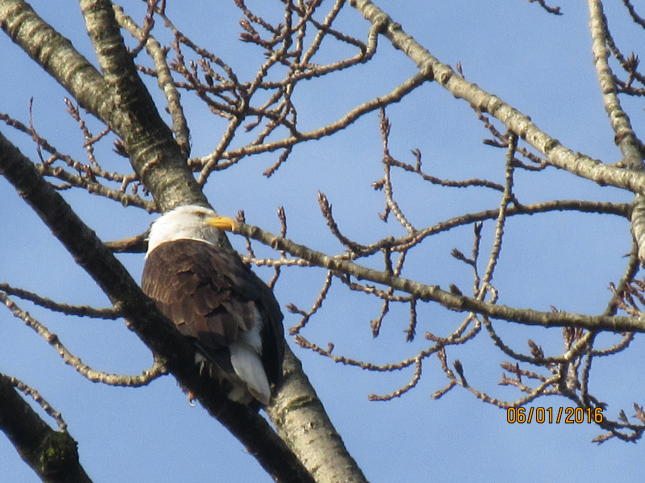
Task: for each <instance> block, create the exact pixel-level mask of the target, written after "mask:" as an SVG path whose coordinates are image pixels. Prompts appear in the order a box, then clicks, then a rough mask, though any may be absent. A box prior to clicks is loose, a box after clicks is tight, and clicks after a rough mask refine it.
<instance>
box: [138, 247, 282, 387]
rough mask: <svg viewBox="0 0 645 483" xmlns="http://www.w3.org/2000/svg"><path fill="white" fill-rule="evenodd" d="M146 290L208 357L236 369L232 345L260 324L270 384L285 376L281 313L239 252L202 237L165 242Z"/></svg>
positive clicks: (149, 264)
mask: <svg viewBox="0 0 645 483" xmlns="http://www.w3.org/2000/svg"><path fill="white" fill-rule="evenodd" d="M141 285H142V288H143V291H144V292H145V293H146V294H147V295H148V296H149V297H150V298H152V299H153V300H155V301H156V302H157V305H158V307H159V309H160V310H161V311H162V312H163V313H164V315H166V317H168V318H169V319H170V320H172V321H173V322H174V323H175V325H176V326H177V328H178V329H179V331H180V332H181V333H182V334H185V335H187V336H189V337H192V338H193V339H195V341H196V343H197V345H198V347H199V348H200V350H201V351H202V352H204V355H205V356H206V357H207V358H209V359H210V360H211V361H212V362H214V363H216V364H217V365H218V366H220V368H221V369H223V370H225V371H227V372H230V371H232V367H231V363H230V357H229V353H228V349H227V347H228V345H229V344H231V343H232V342H235V341H237V340H238V339H239V336H240V333H241V332H242V331H247V330H251V329H252V328H254V327H255V326H256V324H258V323H261V324H262V329H261V332H260V333H261V339H262V354H261V356H260V357H261V360H262V364H263V366H264V369H265V371H266V374H267V377H268V379H269V382H270V383H272V384H276V385H277V384H279V383H280V379H281V376H282V359H283V356H284V335H283V328H282V313H281V312H280V307H279V305H278V303H277V301H276V300H275V297H274V296H273V293H272V291H271V289H269V287H267V286H266V284H265V283H264V282H263V281H262V280H261V279H260V278H259V277H258V276H257V275H255V274H254V273H253V272H252V271H251V270H250V269H249V268H248V267H247V266H246V265H244V263H242V260H241V259H240V257H239V255H238V254H237V253H236V252H234V251H232V250H226V249H223V248H217V247H215V246H213V245H211V244H209V243H206V242H201V241H198V240H174V241H172V242H167V243H162V244H161V245H159V246H158V247H156V248H155V249H154V250H153V251H152V252H151V253H149V254H148V257H147V260H146V264H145V267H144V270H143V277H142V284H141Z"/></svg>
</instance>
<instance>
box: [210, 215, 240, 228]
mask: <svg viewBox="0 0 645 483" xmlns="http://www.w3.org/2000/svg"><path fill="white" fill-rule="evenodd" d="M206 224H207V225H210V226H214V227H215V228H219V229H220V230H224V231H235V230H236V228H237V223H236V222H235V220H234V219H233V218H229V217H228V216H212V217H210V218H207V219H206Z"/></svg>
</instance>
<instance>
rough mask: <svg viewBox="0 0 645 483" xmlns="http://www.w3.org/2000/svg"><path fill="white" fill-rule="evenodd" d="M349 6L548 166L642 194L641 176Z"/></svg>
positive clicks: (382, 16) (367, 11) (362, 1)
mask: <svg viewBox="0 0 645 483" xmlns="http://www.w3.org/2000/svg"><path fill="white" fill-rule="evenodd" d="M349 4H350V5H351V6H352V7H354V8H355V9H356V10H358V11H359V12H360V13H361V14H362V15H363V17H365V18H366V19H367V20H369V21H370V22H371V23H372V24H381V25H384V27H383V28H382V30H381V32H382V34H383V35H385V36H386V37H387V38H388V39H389V40H390V41H391V42H392V45H394V47H395V48H397V49H399V50H401V51H402V52H404V53H405V55H407V56H408V57H409V58H410V59H411V60H412V61H413V62H414V63H416V64H417V66H418V67H419V71H420V72H421V73H423V74H424V75H426V76H428V77H430V76H433V77H434V79H435V80H436V81H437V82H438V83H439V84H440V85H441V86H442V87H444V88H445V89H447V90H448V91H450V93H451V94H452V95H454V96H455V97H456V98H459V99H464V100H465V101H468V102H469V103H470V105H471V106H473V108H475V109H479V110H480V111H482V112H488V113H490V114H491V115H492V116H494V117H496V118H497V119H498V120H500V121H501V122H502V123H504V125H505V126H506V127H507V128H508V130H510V131H512V132H514V133H515V134H517V135H518V136H519V137H520V138H521V139H523V140H525V141H526V142H527V143H529V144H530V145H531V146H533V147H534V148H535V149H537V150H538V151H539V152H541V153H543V154H544V155H545V156H546V157H547V159H548V161H549V163H550V164H552V165H553V166H555V167H557V168H560V169H564V170H566V171H569V172H570V173H573V174H575V175H577V176H580V177H582V178H586V179H589V180H592V181H595V182H596V183H598V184H600V185H611V186H615V187H617V188H624V189H627V190H629V191H632V192H634V193H641V194H645V173H640V172H635V171H632V170H626V169H620V168H616V167H613V166H607V165H605V164H603V163H602V162H601V161H599V160H597V159H593V158H590V157H589V156H586V155H584V154H581V153H577V152H574V151H572V150H571V149H569V148H567V147H566V146H564V145H562V144H561V143H560V141H558V140H557V139H555V138H552V137H551V136H549V135H548V134H547V133H545V132H544V131H542V130H541V129H540V128H538V127H537V126H536V125H535V124H533V122H532V121H531V119H530V118H529V117H528V116H526V115H524V114H522V113H521V112H520V111H518V110H517V109H515V108H513V107H512V106H510V105H509V104H507V103H505V102H504V101H503V100H502V99H500V98H499V97H497V96H494V95H492V94H490V93H488V92H486V91H485V90H483V89H481V88H480V87H479V86H477V85H476V84H472V83H470V82H467V81H466V80H465V79H464V78H463V77H461V76H460V75H458V74H457V73H456V72H455V71H454V70H453V69H452V68H451V67H450V66H448V65H446V64H443V63H442V62H440V61H439V60H438V59H437V58H435V57H434V56H433V55H432V54H431V53H430V52H428V51H427V50H426V49H425V48H424V47H423V46H422V45H421V44H419V43H418V42H417V41H416V40H415V39H414V37H412V36H411V35H409V34H407V33H405V31H404V30H403V28H402V27H401V24H398V23H396V22H395V21H394V20H392V18H391V17H390V16H389V15H387V14H386V13H385V12H384V11H383V10H381V9H380V8H379V7H377V6H376V5H375V4H374V3H372V2H371V0H350V1H349Z"/></svg>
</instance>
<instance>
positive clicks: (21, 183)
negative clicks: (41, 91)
mask: <svg viewBox="0 0 645 483" xmlns="http://www.w3.org/2000/svg"><path fill="white" fill-rule="evenodd" d="M0 174H3V175H4V176H5V177H6V178H7V179H8V180H9V182H10V183H11V184H13V185H14V187H15V189H16V190H17V191H18V192H19V193H20V194H21V196H22V197H23V198H24V199H25V201H26V202H27V203H29V205H30V206H31V207H32V208H33V209H34V211H35V212H36V213H37V214H38V216H40V218H41V219H42V220H43V221H44V222H45V223H46V224H47V225H48V226H49V228H50V229H51V230H52V232H53V233H54V235H55V236H56V237H57V238H58V239H59V240H60V241H61V243H63V245H64V246H65V247H66V248H67V250H68V251H69V252H70V253H71V254H72V255H73V256H74V259H75V260H76V262H77V263H78V264H79V265H80V266H81V267H83V268H84V269H85V271H87V272H88V274H90V275H91V276H92V278H93V279H94V280H95V281H96V283H97V284H98V285H99V286H100V287H101V289H102V290H103V291H104V292H105V293H106V294H107V295H108V297H109V298H110V300H111V302H112V303H113V304H114V305H115V307H117V308H118V309H119V310H120V311H121V312H122V313H123V314H124V317H126V318H127V319H128V320H129V321H130V324H131V327H132V329H133V330H134V331H135V332H136V333H137V335H138V336H139V337H140V338H141V340H142V341H143V342H144V343H145V344H146V345H147V346H148V347H149V348H150V349H151V350H152V351H153V352H154V353H155V354H158V355H159V356H161V358H162V359H163V362H165V363H166V365H167V367H168V369H169V370H170V372H172V374H173V375H174V376H175V377H176V378H177V380H178V381H179V383H180V384H181V385H182V386H183V387H184V388H186V389H187V390H189V391H190V392H191V393H192V394H194V395H195V397H196V398H197V399H198V400H199V401H200V403H201V404H202V405H203V406H204V408H206V410H207V411H208V412H209V413H210V414H211V415H212V416H214V417H215V418H217V419H218V420H219V421H220V422H221V423H222V424H223V425H224V426H226V427H227V428H228V430H229V431H231V432H232V433H233V434H234V435H235V436H236V437H237V439H238V440H239V441H240V442H242V444H244V445H245V447H246V449H247V450H248V451H249V453H251V454H252V455H253V456H254V457H255V458H256V459H257V460H258V462H259V463H260V464H261V465H262V467H263V468H264V469H265V470H266V471H267V472H268V473H269V474H271V475H273V476H274V477H275V478H278V479H280V480H281V481H294V482H299V481H311V477H310V476H309V474H308V473H307V470H305V469H304V467H303V466H302V464H301V463H300V462H299V461H298V460H297V459H296V458H295V456H294V454H293V453H292V452H291V451H290V450H289V449H288V448H287V446H286V445H285V444H284V442H283V441H282V440H281V439H280V438H279V437H278V436H277V435H276V434H275V432H274V431H273V430H272V429H271V427H270V426H269V425H268V424H267V422H266V421H265V420H264V419H263V418H262V417H261V416H260V415H259V414H257V413H256V412H254V411H252V410H251V409H249V408H247V407H246V406H242V405H239V404H235V403H233V402H231V401H229V400H228V399H227V398H226V397H225V396H223V393H222V392H221V391H219V388H218V387H217V386H216V384H215V383H214V381H213V380H212V378H210V377H207V376H204V375H202V374H200V372H199V368H198V366H196V365H195V364H194V352H195V351H194V347H193V346H192V344H191V343H190V342H189V341H188V340H187V339H186V338H185V337H184V336H182V335H181V334H180V333H179V332H178V331H177V329H176V328H175V327H174V326H173V325H172V324H171V323H170V321H168V320H167V319H166V318H165V317H164V316H163V315H162V314H161V313H160V312H159V311H158V310H157V308H156V306H155V304H154V303H153V302H152V301H151V300H150V299H148V298H147V297H146V296H145V295H144V294H143V292H141V289H140V288H139V286H138V285H137V284H136V282H135V281H134V280H132V278H131V277H130V274H129V273H128V272H127V270H126V269H125V268H124V267H123V265H121V263H120V262H119V261H118V260H117V259H116V258H114V256H113V255H112V253H111V251H110V250H109V249H108V248H107V247H106V246H105V245H103V243H102V242H101V240H99V239H98V238H97V236H96V234H95V233H94V232H93V231H92V230H90V229H89V228H88V227H87V226H86V225H85V224H84V223H83V222H82V221H81V220H80V219H79V218H78V216H76V214H75V213H74V212H73V211H72V210H71V208H70V206H69V205H68V204H67V203H66V202H65V201H64V200H63V198H62V197H61V196H60V195H59V194H58V193H56V192H55V191H54V190H53V189H52V188H51V186H49V184H48V183H47V182H45V181H44V180H43V179H42V178H41V177H40V176H39V175H38V173H36V171H35V169H34V168H33V165H32V164H31V162H30V161H29V160H28V159H27V158H25V157H24V156H23V155H22V154H21V153H20V151H18V149H17V148H15V147H14V146H13V145H12V144H11V143H9V142H8V141H7V140H6V138H4V136H2V135H1V134H0Z"/></svg>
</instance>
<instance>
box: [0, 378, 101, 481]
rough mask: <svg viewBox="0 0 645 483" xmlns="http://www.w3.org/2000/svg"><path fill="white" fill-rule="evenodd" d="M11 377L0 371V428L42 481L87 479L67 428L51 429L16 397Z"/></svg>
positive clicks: (21, 399) (23, 401) (20, 398)
mask: <svg viewBox="0 0 645 483" xmlns="http://www.w3.org/2000/svg"><path fill="white" fill-rule="evenodd" d="M14 386H15V384H14V383H12V381H11V378H9V377H7V376H5V375H4V374H0V429H2V431H3V432H4V433H5V434H6V435H7V437H8V438H9V440H10V441H11V443H12V444H13V445H14V447H15V448H16V450H18V454H20V457H21V458H22V459H23V460H24V461H25V463H27V464H28V465H29V466H30V467H31V469H32V470H34V471H35V472H36V474H37V475H38V477H39V478H40V479H41V480H42V481H46V482H52V483H59V482H60V483H63V482H69V481H74V482H79V483H82V482H90V481H92V480H90V478H89V476H88V475H87V473H85V470H84V469H83V467H82V466H81V463H80V461H79V459H78V451H77V443H76V441H74V439H73V438H72V437H71V436H70V434H69V433H68V432H67V430H64V429H61V430H60V431H54V430H53V429H52V428H50V427H49V425H48V424H47V423H45V422H44V421H43V420H42V419H41V418H40V416H38V414H37V413H36V412H35V411H34V410H33V409H32V408H31V407H30V406H29V404H27V402H26V401H25V400H24V399H23V398H22V397H20V395H19V394H18V393H17V391H16V389H15V387H14Z"/></svg>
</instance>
